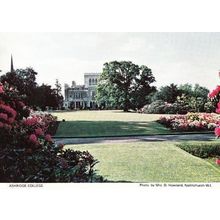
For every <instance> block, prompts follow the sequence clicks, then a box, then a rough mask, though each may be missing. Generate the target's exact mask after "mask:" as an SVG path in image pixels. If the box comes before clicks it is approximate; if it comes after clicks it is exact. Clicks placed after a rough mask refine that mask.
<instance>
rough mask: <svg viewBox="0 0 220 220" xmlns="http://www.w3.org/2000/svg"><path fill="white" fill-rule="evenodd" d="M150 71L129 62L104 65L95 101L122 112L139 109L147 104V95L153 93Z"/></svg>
mask: <svg viewBox="0 0 220 220" xmlns="http://www.w3.org/2000/svg"><path fill="white" fill-rule="evenodd" d="M153 82H155V78H154V76H153V74H152V71H151V69H150V68H148V67H147V66H144V65H142V66H138V65H136V64H134V63H132V62H130V61H121V62H118V61H112V62H109V63H105V64H104V68H103V72H102V73H101V76H100V79H99V83H98V87H97V96H96V97H97V101H98V102H99V103H100V104H101V105H102V104H103V105H105V106H106V107H112V108H120V109H123V110H124V111H128V110H129V109H139V108H141V107H143V106H144V105H145V104H147V103H148V95H149V94H150V93H152V92H153V91H155V87H154V86H152V85H151V84H152V83H153Z"/></svg>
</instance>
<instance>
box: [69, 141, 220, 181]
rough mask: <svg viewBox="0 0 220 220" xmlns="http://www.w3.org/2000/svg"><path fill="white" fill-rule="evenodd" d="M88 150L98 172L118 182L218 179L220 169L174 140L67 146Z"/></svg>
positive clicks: (219, 179) (219, 177) (219, 178)
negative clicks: (180, 146)
mask: <svg viewBox="0 0 220 220" xmlns="http://www.w3.org/2000/svg"><path fill="white" fill-rule="evenodd" d="M66 147H67V148H73V149H75V150H88V151H89V152H90V153H91V154H92V155H93V156H94V157H95V158H96V159H98V160H99V161H100V162H99V163H98V164H97V165H96V167H95V168H96V169H97V170H98V173H99V174H101V175H103V176H104V177H105V178H107V179H108V180H110V181H116V182H124V181H125V182H219V181H220V170H219V169H217V168H216V167H214V166H213V165H212V164H210V162H208V161H205V160H203V159H201V158H198V157H195V156H192V155H191V154H189V153H187V152H185V151H183V150H181V149H180V148H178V147H176V146H175V143H173V142H172V143H171V142H146V143H139V142H136V143H123V144H117V145H115V144H90V145H77V146H72V145H67V146H66Z"/></svg>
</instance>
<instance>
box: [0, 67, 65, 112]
mask: <svg viewBox="0 0 220 220" xmlns="http://www.w3.org/2000/svg"><path fill="white" fill-rule="evenodd" d="M36 75H37V72H35V71H34V70H33V69H32V68H26V69H17V70H15V71H12V72H8V73H6V74H4V75H2V76H1V77H0V82H2V83H3V84H4V83H6V82H7V84H8V85H9V86H10V87H12V88H13V89H16V90H17V91H18V93H19V95H21V96H23V98H24V102H25V103H26V104H27V105H29V106H31V107H34V108H40V109H42V110H45V109H46V107H47V106H48V107H52V108H55V109H57V108H61V107H62V102H63V96H62V93H61V85H60V83H59V81H58V80H56V83H55V88H54V89H53V88H51V86H50V85H45V84H42V85H41V86H39V85H38V84H37V82H36Z"/></svg>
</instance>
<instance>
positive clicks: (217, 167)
mask: <svg viewBox="0 0 220 220" xmlns="http://www.w3.org/2000/svg"><path fill="white" fill-rule="evenodd" d="M205 160H206V161H207V162H208V163H210V164H211V165H212V166H213V167H215V168H216V169H218V170H219V172H220V166H219V165H217V164H216V163H215V160H216V158H207V159H205Z"/></svg>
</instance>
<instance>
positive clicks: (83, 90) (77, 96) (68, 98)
mask: <svg viewBox="0 0 220 220" xmlns="http://www.w3.org/2000/svg"><path fill="white" fill-rule="evenodd" d="M99 75H100V73H85V74H84V85H76V82H75V81H72V85H71V86H69V85H68V84H65V86H64V97H65V100H64V108H66V109H96V108H98V104H97V103H96V101H95V95H96V86H97V83H98V78H99Z"/></svg>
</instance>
